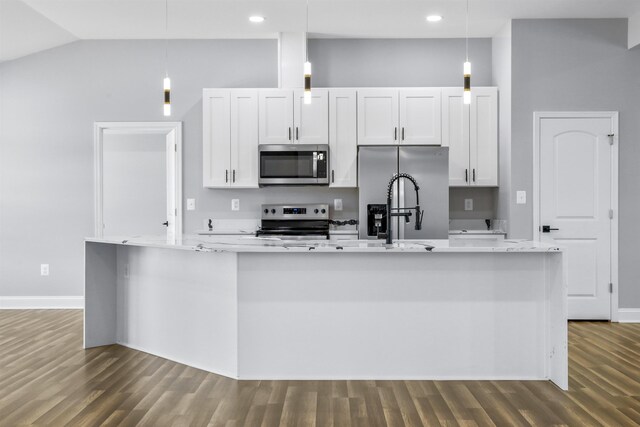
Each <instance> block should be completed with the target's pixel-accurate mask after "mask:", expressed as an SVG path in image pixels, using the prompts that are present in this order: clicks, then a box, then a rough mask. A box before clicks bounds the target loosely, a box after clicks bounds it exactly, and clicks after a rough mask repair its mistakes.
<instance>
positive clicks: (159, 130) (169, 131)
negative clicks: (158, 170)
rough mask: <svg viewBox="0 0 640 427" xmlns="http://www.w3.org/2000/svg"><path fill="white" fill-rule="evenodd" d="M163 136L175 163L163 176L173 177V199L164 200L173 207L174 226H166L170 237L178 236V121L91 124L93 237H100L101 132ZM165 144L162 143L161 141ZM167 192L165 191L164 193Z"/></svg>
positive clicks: (180, 228)
mask: <svg viewBox="0 0 640 427" xmlns="http://www.w3.org/2000/svg"><path fill="white" fill-rule="evenodd" d="M105 131H109V132H111V133H121V134H164V135H166V137H167V139H169V138H171V139H172V140H173V141H172V142H173V143H174V146H175V161H174V162H171V163H169V162H167V176H168V177H169V176H174V177H175V182H174V189H175V191H174V197H173V198H172V197H170V195H169V194H167V200H168V201H171V202H172V203H173V206H174V207H175V220H174V224H173V225H170V226H169V231H170V233H169V234H171V233H173V234H172V235H173V236H177V237H179V236H181V235H182V122H95V123H94V124H93V134H94V135H93V144H94V145H93V154H94V157H93V170H94V180H93V182H94V234H95V237H103V228H104V225H103V202H104V196H103V145H104V133H105ZM165 144H166V140H165ZM169 192H170V190H169V189H168V188H167V193H169Z"/></svg>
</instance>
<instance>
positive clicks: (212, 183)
mask: <svg viewBox="0 0 640 427" xmlns="http://www.w3.org/2000/svg"><path fill="white" fill-rule="evenodd" d="M202 115H203V117H202V124H203V134H202V155H203V164H202V166H203V185H204V186H205V187H216V188H220V187H229V186H230V181H229V172H230V171H229V169H230V160H231V145H230V141H231V126H230V120H231V118H230V117H231V104H230V94H229V91H228V90H216V89H205V90H204V91H203V93H202Z"/></svg>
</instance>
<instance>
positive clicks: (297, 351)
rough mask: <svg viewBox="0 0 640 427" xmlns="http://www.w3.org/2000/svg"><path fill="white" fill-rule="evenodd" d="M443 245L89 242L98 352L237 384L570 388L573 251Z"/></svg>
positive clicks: (91, 316) (91, 321) (91, 334)
mask: <svg viewBox="0 0 640 427" xmlns="http://www.w3.org/2000/svg"><path fill="white" fill-rule="evenodd" d="M442 242H447V241H442ZM431 243H432V244H433V245H434V246H436V247H435V248H434V249H433V250H432V251H426V250H424V247H419V248H418V249H415V248H414V249H411V250H400V249H398V250H369V249H368V248H362V250H356V249H354V248H352V250H349V248H345V249H344V250H340V249H336V248H335V247H331V248H326V250H325V249H323V248H316V249H312V250H310V249H309V248H308V247H306V248H305V247H290V248H287V247H283V246H279V247H266V246H265V247H264V248H263V249H262V250H260V249H259V248H256V247H255V246H252V247H250V248H247V247H245V248H244V249H243V247H242V246H241V245H239V246H233V245H230V244H228V243H227V244H217V243H211V244H208V245H205V246H203V245H202V244H199V245H196V244H195V243H194V244H193V245H188V244H182V245H160V244H151V243H149V244H145V243H144V242H143V241H139V242H127V243H126V244H123V242H122V241H117V240H113V241H108V240H93V241H91V240H89V241H87V243H86V291H85V300H86V303H85V304H86V308H85V347H95V346H101V345H108V344H114V343H118V344H121V345H123V346H127V347H131V348H133V349H138V350H142V351H145V352H148V353H152V354H155V355H158V356H161V357H165V358H167V359H171V360H174V361H177V362H181V363H184V364H187V365H190V366H194V367H197V368H201V369H204V370H207V371H210V372H214V373H218V374H222V375H225V376H228V377H232V378H237V379H252V380H258V379H445V380H449V379H451V380H453V379H457V380H516V379H517V380H543V379H549V380H551V381H553V382H554V383H555V384H557V385H558V386H559V387H560V388H562V389H567V387H568V371H567V364H568V358H567V317H566V288H565V281H564V278H563V268H562V264H563V261H562V259H563V257H562V252H561V251H558V250H557V249H553V250H551V249H548V248H547V249H545V248H543V247H541V246H538V247H535V248H534V247H531V248H527V247H522V245H520V249H518V248H516V247H515V245H514V248H515V249H514V248H511V249H509V248H508V243H495V242H494V243H493V244H494V245H501V246H500V248H498V247H494V248H487V247H484V248H480V247H473V248H453V247H449V242H447V243H446V244H444V243H442V247H439V246H438V241H433V242H431ZM451 244H453V243H451ZM475 244H476V245H478V244H479V243H477V242H476V243H475Z"/></svg>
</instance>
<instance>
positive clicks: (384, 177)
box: [358, 146, 449, 240]
mask: <svg viewBox="0 0 640 427" xmlns="http://www.w3.org/2000/svg"><path fill="white" fill-rule="evenodd" d="M397 173H408V174H409V175H411V176H413V177H414V178H415V179H416V181H417V183H418V186H419V187H420V190H419V197H420V207H421V209H423V210H424V216H423V219H422V229H421V230H415V214H414V215H413V216H411V217H410V220H409V222H405V219H404V218H397V217H394V218H393V219H392V237H393V239H394V240H395V239H447V238H448V237H449V149H448V148H443V147H425V146H404V147H388V146H384V147H382V146H381V147H360V148H359V150H358V188H359V222H360V225H359V237H360V239H376V238H377V234H378V233H379V232H386V206H385V204H386V193H387V186H388V184H389V181H390V180H391V178H392V177H393V176H394V175H395V174H397ZM415 205H416V196H415V191H414V189H413V184H412V183H411V182H410V181H409V180H407V179H404V178H401V179H399V180H398V181H397V182H396V184H395V185H394V189H393V203H392V206H393V207H400V208H404V207H413V206H415ZM376 214H378V216H377V218H376ZM381 228H382V229H381Z"/></svg>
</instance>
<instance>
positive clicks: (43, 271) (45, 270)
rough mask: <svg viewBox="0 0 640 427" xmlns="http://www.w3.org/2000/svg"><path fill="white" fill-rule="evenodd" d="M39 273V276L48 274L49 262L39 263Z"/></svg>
mask: <svg viewBox="0 0 640 427" xmlns="http://www.w3.org/2000/svg"><path fill="white" fill-rule="evenodd" d="M40 275H41V276H48V275H49V264H40Z"/></svg>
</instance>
